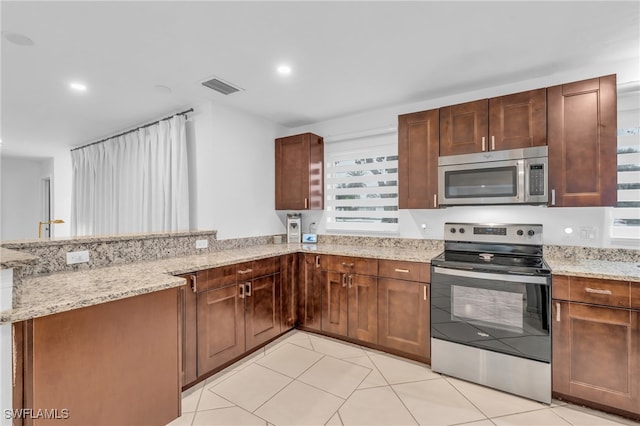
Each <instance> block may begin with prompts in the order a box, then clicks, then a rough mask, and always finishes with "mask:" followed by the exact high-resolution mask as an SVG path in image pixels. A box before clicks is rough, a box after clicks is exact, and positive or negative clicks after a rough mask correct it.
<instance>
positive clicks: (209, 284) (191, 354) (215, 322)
mask: <svg viewBox="0 0 640 426" xmlns="http://www.w3.org/2000/svg"><path fill="white" fill-rule="evenodd" d="M280 269H281V259H280V257H279V256H278V257H273V258H267V259H261V260H256V261H253V262H246V263H242V264H237V265H229V266H223V267H219V268H213V269H209V270H204V271H199V272H197V273H193V274H187V275H184V276H183V277H184V278H186V279H187V285H185V286H183V287H182V288H181V289H180V290H181V291H180V293H179V294H180V305H181V307H182V320H181V324H182V327H181V339H182V363H181V365H182V367H181V377H182V385H183V387H184V386H188V385H190V384H192V383H194V382H196V381H197V380H199V379H201V378H202V377H204V376H206V375H207V374H209V373H210V372H212V371H213V370H215V369H216V368H218V367H220V366H222V365H224V364H225V363H227V362H229V361H232V360H234V359H236V358H238V357H240V356H241V355H242V354H244V353H245V352H247V351H250V350H251V349H253V348H255V347H257V346H260V345H262V344H264V343H265V342H267V341H269V340H271V339H273V338H275V337H277V336H278V335H280V334H281V333H282V331H283V330H286V329H287V327H285V326H283V324H282V310H283V306H282V286H281V274H280ZM292 293H293V292H292V291H289V292H288V295H287V297H289V298H291V297H293V294H292ZM289 304H291V306H293V302H292V301H290V302H289ZM290 311H291V309H290ZM288 318H289V320H290V321H293V318H292V314H289V315H288ZM292 326H293V324H291V327H292Z"/></svg>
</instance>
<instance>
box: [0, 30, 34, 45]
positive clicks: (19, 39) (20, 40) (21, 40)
mask: <svg viewBox="0 0 640 426" xmlns="http://www.w3.org/2000/svg"><path fill="white" fill-rule="evenodd" d="M2 36H3V37H4V39H5V40H7V41H8V42H11V43H13V44H17V45H18V46H33V45H34V42H33V40H31V39H30V38H29V37H27V36H26V35H23V34H18V33H11V32H9V31H3V32H2Z"/></svg>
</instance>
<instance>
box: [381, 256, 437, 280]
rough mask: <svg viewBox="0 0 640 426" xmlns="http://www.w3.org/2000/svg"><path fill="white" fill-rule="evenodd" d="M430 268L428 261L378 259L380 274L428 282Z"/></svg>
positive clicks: (399, 278) (387, 276) (386, 276)
mask: <svg viewBox="0 0 640 426" xmlns="http://www.w3.org/2000/svg"><path fill="white" fill-rule="evenodd" d="M429 268H430V265H429V264H428V263H419V262H405V261H399V260H380V261H378V276H380V277H385V278H395V279H398V280H407V281H420V282H425V283H428V282H429V281H430V277H431V271H430V269H429Z"/></svg>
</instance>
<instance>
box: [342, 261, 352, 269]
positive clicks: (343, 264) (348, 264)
mask: <svg viewBox="0 0 640 426" xmlns="http://www.w3.org/2000/svg"><path fill="white" fill-rule="evenodd" d="M341 265H342V266H345V267H347V268H353V267H354V266H355V263H347V262H342V263H341Z"/></svg>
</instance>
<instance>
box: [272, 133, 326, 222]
mask: <svg viewBox="0 0 640 426" xmlns="http://www.w3.org/2000/svg"><path fill="white" fill-rule="evenodd" d="M275 151H276V160H275V163H276V210H307V209H312V210H322V209H323V208H324V196H323V194H324V192H323V188H324V147H323V140H322V138H321V137H320V136H317V135H314V134H312V133H305V134H301V135H296V136H289V137H286V138H279V139H276V148H275Z"/></svg>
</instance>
